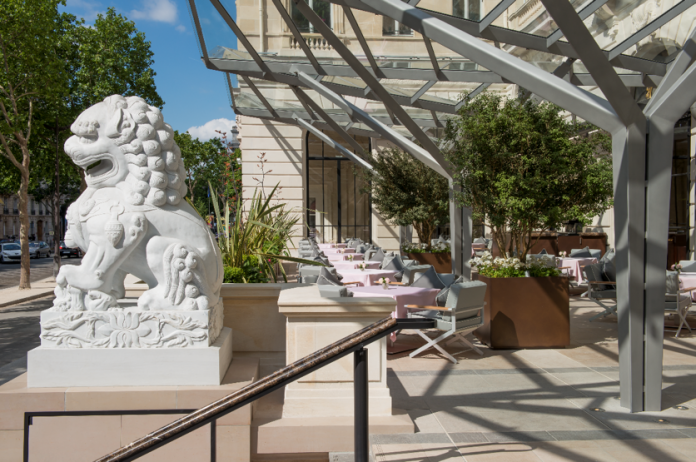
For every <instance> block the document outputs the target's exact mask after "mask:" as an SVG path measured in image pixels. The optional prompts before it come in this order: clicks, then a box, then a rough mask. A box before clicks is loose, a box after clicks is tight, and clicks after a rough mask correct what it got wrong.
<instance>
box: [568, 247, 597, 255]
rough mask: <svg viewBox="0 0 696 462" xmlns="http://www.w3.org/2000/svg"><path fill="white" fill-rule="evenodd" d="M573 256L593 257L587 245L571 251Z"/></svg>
mask: <svg viewBox="0 0 696 462" xmlns="http://www.w3.org/2000/svg"><path fill="white" fill-rule="evenodd" d="M570 257H571V258H592V254H591V253H590V247H589V246H588V247H585V248H584V249H572V250H571V251H570Z"/></svg>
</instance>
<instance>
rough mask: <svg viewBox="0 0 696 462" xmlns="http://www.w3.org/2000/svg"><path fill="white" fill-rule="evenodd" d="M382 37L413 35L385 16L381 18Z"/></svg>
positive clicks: (410, 31)
mask: <svg viewBox="0 0 696 462" xmlns="http://www.w3.org/2000/svg"><path fill="white" fill-rule="evenodd" d="M382 35H413V31H412V30H411V29H410V28H408V27H406V26H404V25H403V24H401V23H400V22H399V21H395V20H394V19H392V18H389V17H387V16H382Z"/></svg>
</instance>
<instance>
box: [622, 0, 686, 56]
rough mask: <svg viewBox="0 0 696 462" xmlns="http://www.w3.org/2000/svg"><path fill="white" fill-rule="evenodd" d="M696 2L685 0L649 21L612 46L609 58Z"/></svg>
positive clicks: (626, 48)
mask: <svg viewBox="0 0 696 462" xmlns="http://www.w3.org/2000/svg"><path fill="white" fill-rule="evenodd" d="M695 3H696V0H683V1H682V2H681V3H678V4H677V5H675V6H674V7H672V8H671V9H670V10H668V11H667V12H665V13H664V14H662V15H661V16H660V17H658V18H657V19H655V20H654V21H652V22H650V23H648V24H647V25H646V26H645V27H643V28H642V29H641V30H639V31H638V32H636V33H635V34H633V35H631V36H630V37H628V38H627V39H626V40H624V41H623V42H621V43H619V44H618V45H617V46H615V47H614V48H612V50H611V51H610V52H609V60H612V59H614V58H616V57H617V56H619V55H620V54H621V53H623V52H624V51H626V50H628V49H629V48H631V47H632V46H633V45H635V44H636V43H638V42H640V41H641V40H643V39H644V38H645V37H647V36H648V35H650V34H652V33H653V32H655V31H656V30H657V29H659V28H660V27H662V26H664V25H665V24H667V23H668V22H670V21H671V20H672V19H674V18H676V17H677V16H679V15H680V14H682V13H683V12H684V11H686V10H687V9H689V8H691V7H692V6H693V5H694V4H695Z"/></svg>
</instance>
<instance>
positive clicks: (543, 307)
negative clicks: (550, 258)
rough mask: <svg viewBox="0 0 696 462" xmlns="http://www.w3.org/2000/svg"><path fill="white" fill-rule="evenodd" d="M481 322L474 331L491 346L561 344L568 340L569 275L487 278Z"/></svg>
mask: <svg viewBox="0 0 696 462" xmlns="http://www.w3.org/2000/svg"><path fill="white" fill-rule="evenodd" d="M478 280H479V281H482V282H485V283H486V284H487V285H488V288H487V289H486V306H485V308H484V324H483V326H481V327H480V328H479V329H477V330H476V331H474V335H476V337H478V339H479V340H481V342H483V343H485V344H486V345H488V346H490V347H491V348H562V347H566V346H568V345H569V344H570V304H569V298H568V278H567V277H563V276H559V277H547V278H531V277H528V278H488V277H486V276H481V275H479V276H478Z"/></svg>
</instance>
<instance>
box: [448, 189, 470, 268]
mask: <svg viewBox="0 0 696 462" xmlns="http://www.w3.org/2000/svg"><path fill="white" fill-rule="evenodd" d="M459 190H460V188H459V186H458V185H457V184H455V183H454V182H453V181H452V180H449V209H450V213H449V215H450V255H451V256H452V273H453V274H456V275H458V276H461V275H462V274H463V273H462V270H463V267H464V265H463V260H464V258H465V257H466V256H465V255H464V254H463V249H462V247H463V246H462V244H463V239H464V234H466V233H464V232H463V229H462V207H459V206H458V205H457V200H456V197H455V193H456V192H457V191H459ZM469 255H471V239H469ZM468 260H469V259H468V258H467V264H468ZM464 276H466V275H464Z"/></svg>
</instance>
